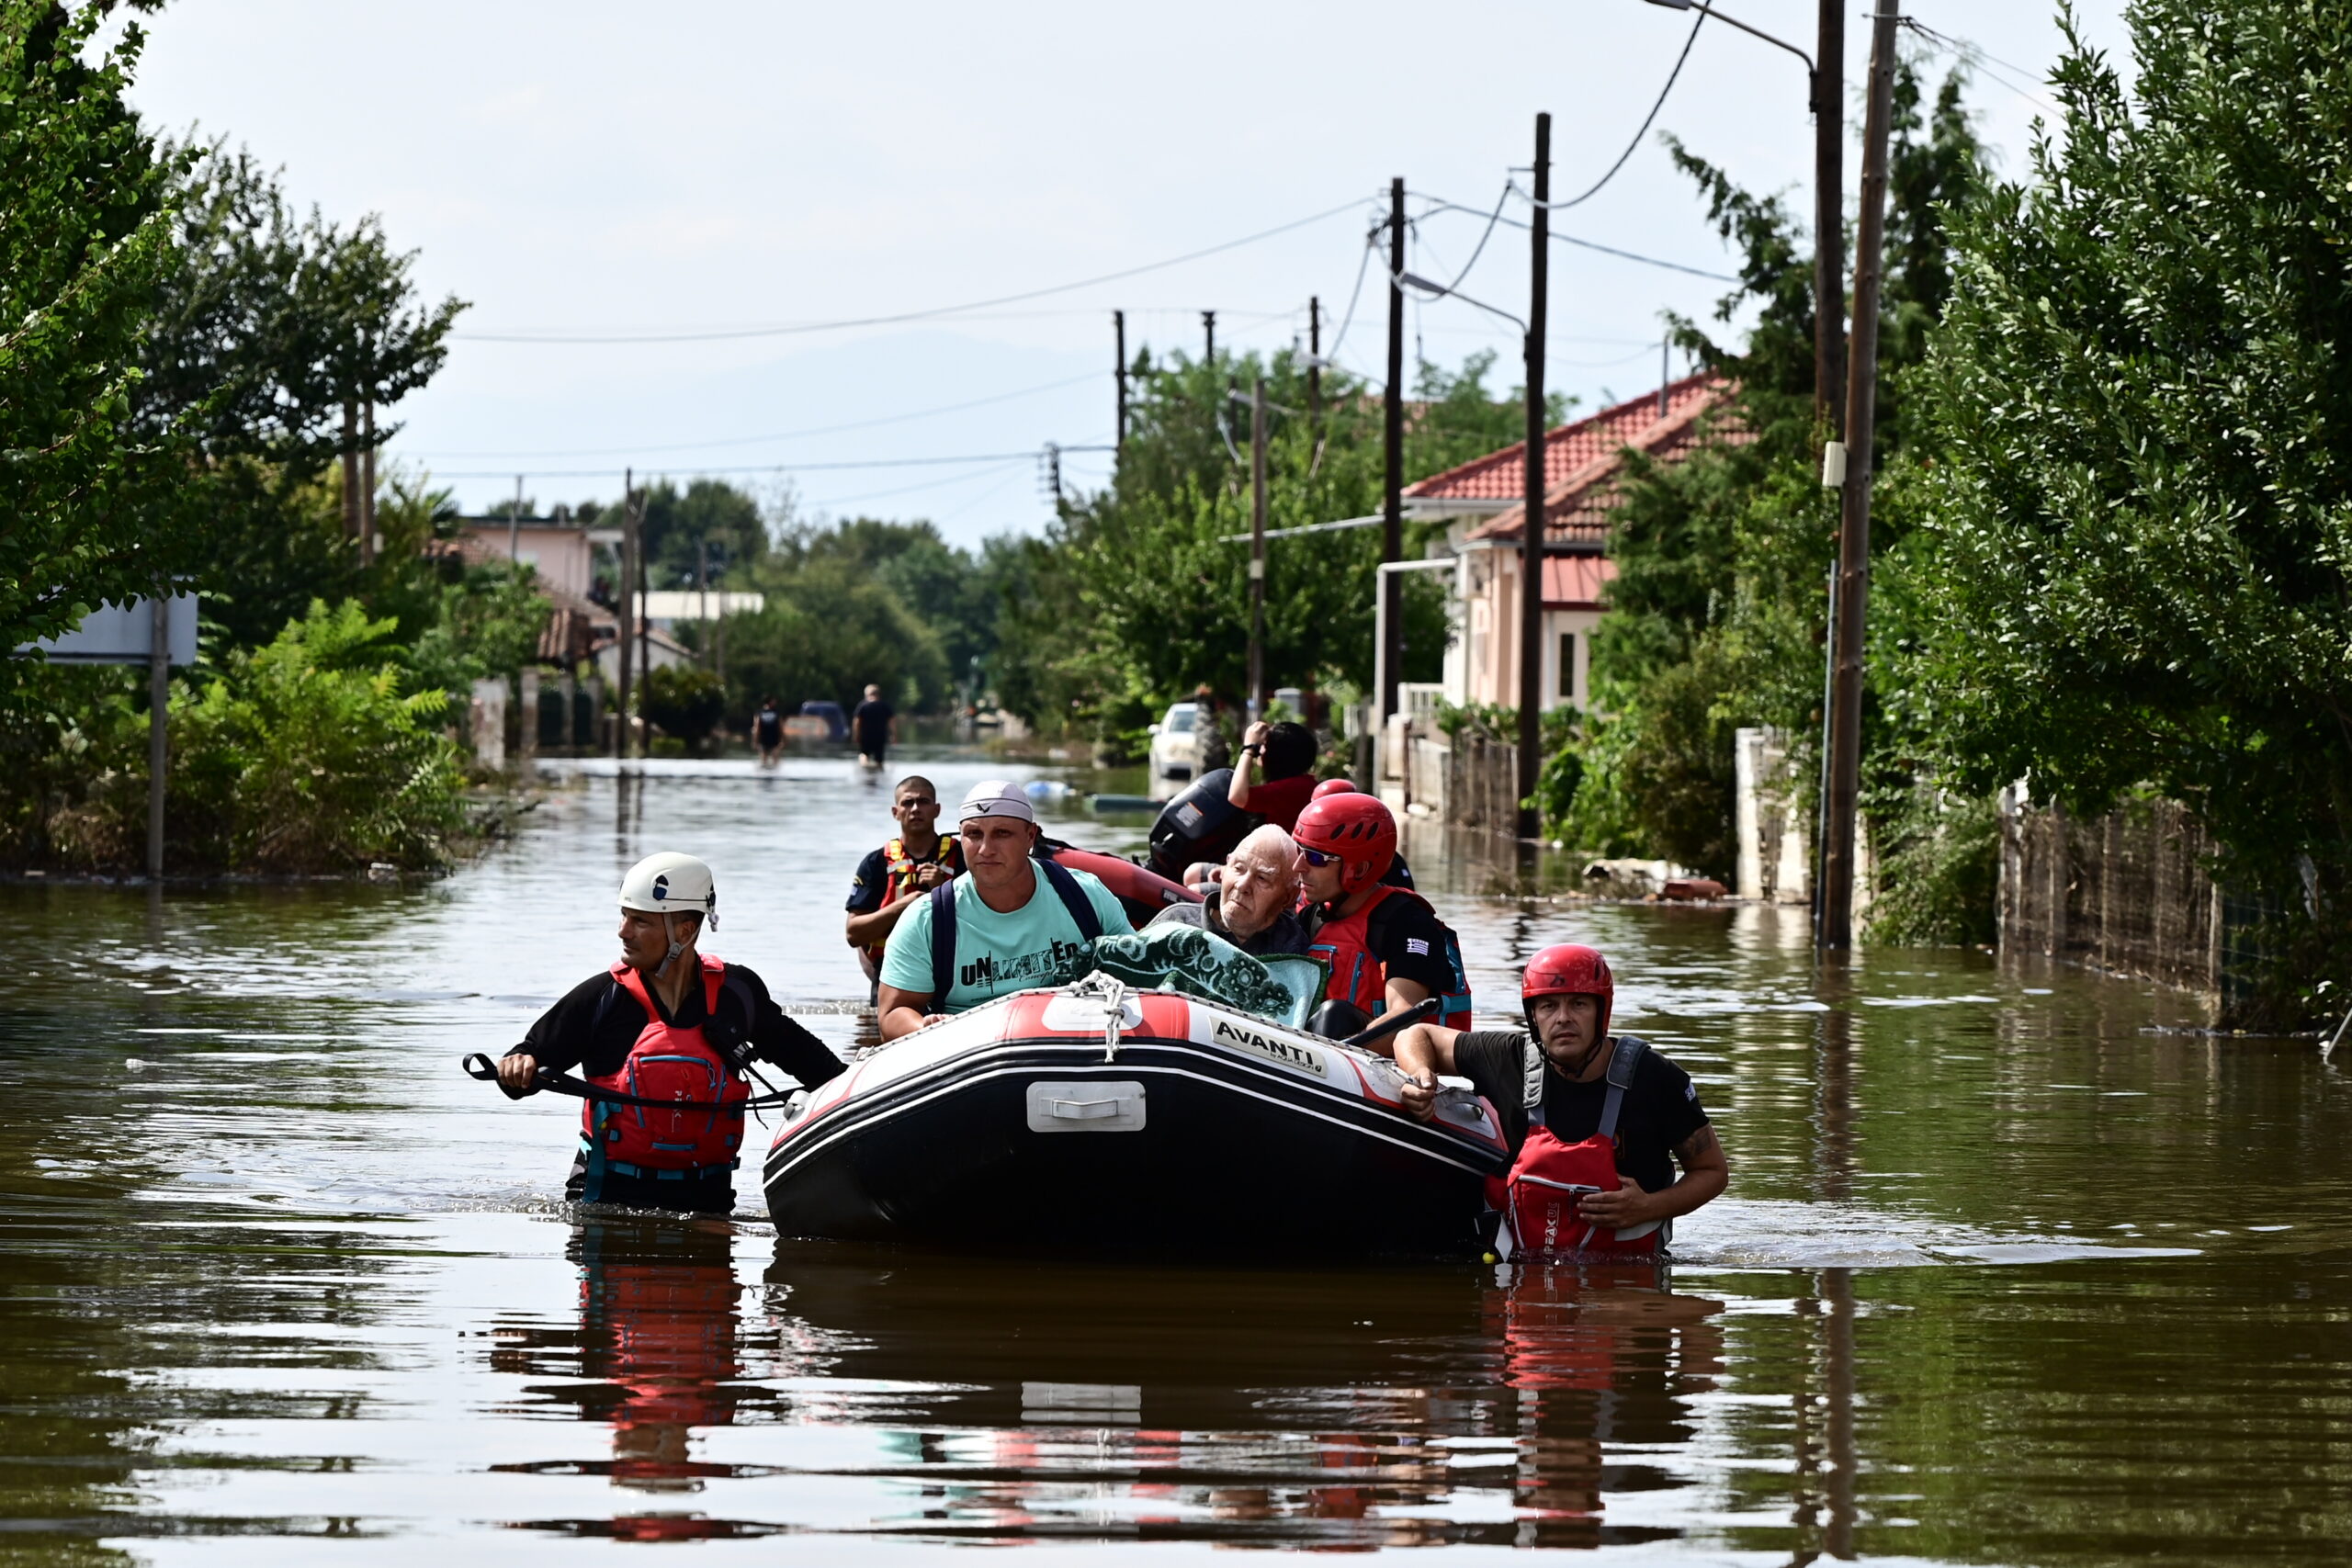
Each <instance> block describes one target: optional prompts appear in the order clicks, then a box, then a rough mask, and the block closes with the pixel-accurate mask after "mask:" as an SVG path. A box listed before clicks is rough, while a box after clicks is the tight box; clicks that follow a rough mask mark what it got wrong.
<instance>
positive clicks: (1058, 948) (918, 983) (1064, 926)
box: [874, 779, 1135, 1040]
mask: <svg viewBox="0 0 2352 1568" xmlns="http://www.w3.org/2000/svg"><path fill="white" fill-rule="evenodd" d="M956 837H957V839H958V840H961V842H962V844H963V849H964V864H965V867H966V870H965V872H964V874H963V875H961V876H959V877H957V878H956V880H955V881H953V882H950V883H947V884H945V885H944V886H939V887H934V888H933V889H932V890H931V892H930V894H929V895H928V896H926V897H923V898H922V900H921V901H920V902H918V903H916V904H915V905H914V906H913V907H912V908H910V909H909V910H908V911H907V913H906V914H905V916H904V917H902V918H901V919H899V923H898V925H897V926H896V927H894V928H893V929H892V930H891V932H890V941H889V944H888V946H887V947H886V948H885V949H884V950H883V954H882V979H881V985H880V987H879V989H878V991H877V993H876V998H875V1004H874V1008H875V1012H876V1016H877V1018H878V1019H879V1021H880V1023H881V1028H882V1038H883V1039H885V1040H895V1039H897V1038H898V1037H899V1035H901V1034H907V1033H911V1032H913V1031H915V1030H918V1029H921V1028H922V1026H923V1025H924V1024H926V1023H928V1022H931V1021H933V1020H934V1019H937V1018H940V1017H943V1016H944V1015H945V1014H948V1013H955V1012H962V1011H963V1010H965V1009H967V1008H973V1007H978V1006H979V1004H980V1003H982V1002H984V1001H987V1000H989V998H993V997H1000V996H1002V995H1004V994H1005V993H1007V992H1009V991H1022V990H1028V989H1030V988H1032V987H1038V986H1058V985H1061V984H1064V983H1065V982H1067V981H1069V980H1072V979H1076V978H1077V977H1078V975H1079V973H1082V972H1083V965H1084V964H1085V963H1086V959H1087V955H1088V953H1089V952H1090V950H1091V945H1092V943H1093V941H1094V939H1095V938H1096V937H1098V936H1101V935H1103V933H1104V932H1106V931H1107V932H1111V933H1113V934H1114V935H1115V934H1124V933H1126V932H1129V931H1133V930H1134V929H1135V928H1134V927H1133V926H1132V925H1130V924H1129V923H1128V921H1127V911H1126V908H1125V906H1124V905H1122V904H1121V903H1120V902H1119V900H1118V898H1117V897H1115V896H1114V894H1113V893H1112V892H1111V890H1110V889H1109V888H1107V887H1105V886H1103V884H1102V883H1100V882H1098V881H1096V880H1095V879H1094V878H1093V877H1091V876H1090V875H1088V874H1086V873H1085V872H1082V871H1071V870H1069V869H1067V868H1066V867H1063V866H1059V865H1057V864H1055V863H1053V862H1052V861H1049V860H1039V859H1037V858H1035V850H1036V847H1037V813H1036V809H1035V807H1032V806H1031V805H1030V804H1029V797H1028V796H1027V795H1024V794H1023V793H1022V790H1021V786H1020V785H1019V784H1012V783H1011V782H1009V781H1007V780H1004V779H990V780H988V781H987V782H986V783H983V784H974V785H973V786H972V788H971V790H970V791H969V793H967V795H965V796H964V804H963V805H962V806H961V807H957V809H956Z"/></svg>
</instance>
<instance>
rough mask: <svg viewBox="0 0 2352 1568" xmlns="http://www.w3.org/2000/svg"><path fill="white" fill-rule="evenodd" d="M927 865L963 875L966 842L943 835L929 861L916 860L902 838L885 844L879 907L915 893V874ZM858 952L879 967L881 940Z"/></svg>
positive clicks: (949, 835) (952, 836)
mask: <svg viewBox="0 0 2352 1568" xmlns="http://www.w3.org/2000/svg"><path fill="white" fill-rule="evenodd" d="M927 865H944V866H945V867H946V868H947V869H948V870H949V871H951V872H955V873H957V874H961V873H962V871H963V869H964V845H963V841H962V840H959V839H957V838H956V836H955V835H954V834H952V833H942V834H940V835H939V842H937V843H936V844H933V846H932V849H931V858H930V859H929V860H917V859H916V858H915V857H914V855H913V854H912V853H911V852H910V851H909V850H908V849H907V840H905V839H903V838H899V839H893V840H890V841H889V842H888V843H887V844H885V845H883V846H882V866H883V874H882V904H880V905H876V908H881V907H883V906H884V905H889V904H895V903H897V902H898V901H899V899H901V898H903V897H906V896H907V895H908V894H910V893H912V892H913V891H914V890H915V874H916V873H918V872H920V871H922V868H923V867H924V866H927ZM858 951H859V952H861V953H865V956H866V958H867V960H868V961H869V962H871V963H872V964H875V965H876V967H877V968H878V967H879V966H880V964H881V963H882V943H880V942H876V943H875V944H874V945H873V946H871V947H865V948H860V949H859V950H858Z"/></svg>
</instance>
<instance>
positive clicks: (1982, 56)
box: [1902, 17, 2063, 114]
mask: <svg viewBox="0 0 2352 1568" xmlns="http://www.w3.org/2000/svg"><path fill="white" fill-rule="evenodd" d="M1902 25H1903V27H1904V28H1905V29H1906V30H1907V31H1910V32H1913V33H1916V34H1917V35H1918V36H1919V37H1920V38H1923V39H1927V40H1928V43H1929V44H1930V45H1933V46H1936V47H1939V48H1941V49H1942V50H1944V51H1946V52H1947V53H1949V54H1951V56H1952V57H1953V58H1954V59H1956V60H1958V61H1959V62H1961V63H1962V64H1963V65H1970V66H1973V67H1975V69H1976V70H1977V71H1979V72H1981V73H1983V74H1984V75H1985V77H1987V78H1988V79H1990V80H1991V81H1993V82H1994V83H1996V84H1997V85H2000V86H2003V87H2007V89H2008V90H2009V91H2010V92H2012V93H2015V94H2016V95H2017V96H2018V97H2020V98H2023V99H2024V100H2025V101H2026V102H2028V103H2030V104H2032V105H2034V106H2035V107H2038V108H2042V109H2047V110H2048V111H2049V112H2050V113H2052V114H2059V113H2062V112H2063V111H2062V110H2061V109H2060V108H2059V107H2058V106H2057V105H2056V104H2053V103H2052V102H2051V101H2050V100H2049V99H2048V98H2045V97H2043V96H2041V94H2040V93H2036V92H2031V91H2029V90H2028V89H2026V88H2024V87H2020V86H2018V85H2017V84H2016V83H2015V82H2012V81H2010V80H2009V79H2008V78H2007V77H2006V76H2004V75H2002V74H2001V73H2000V72H1998V71H1996V70H1994V69H1993V67H1994V66H1996V65H1999V66H2003V67H2006V68H2007V69H2008V70H2011V71H2014V72H2016V73H2018V75H2020V76H2028V77H2030V76H2031V75H2032V74H2033V73H2032V72H2030V71H2028V70H2027V69H2026V68H2025V67H2024V66H2022V65H2011V64H2010V63H2009V62H2007V61H2006V60H2003V59H2001V58H1999V57H1998V56H1997V55H1992V54H1987V53H1985V50H1984V46H1982V45H1981V44H1977V43H1973V42H1971V41H1970V40H1969V39H1963V38H1954V37H1953V36H1952V35H1951V34H1950V33H1939V32H1938V31H1937V30H1936V29H1935V28H1931V27H1929V26H1928V24H1927V23H1925V22H1923V21H1921V20H1919V18H1917V17H1903V18H1902Z"/></svg>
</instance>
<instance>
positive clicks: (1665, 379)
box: [1657, 333, 1674, 420]
mask: <svg viewBox="0 0 2352 1568" xmlns="http://www.w3.org/2000/svg"><path fill="white" fill-rule="evenodd" d="M1673 380H1674V334H1673V333H1667V335H1666V336H1664V337H1662V338H1660V339H1658V340H1657V417H1658V418H1659V419H1660V420H1664V419H1665V418H1666V389H1667V388H1668V385H1670V384H1671V383H1672V382H1673Z"/></svg>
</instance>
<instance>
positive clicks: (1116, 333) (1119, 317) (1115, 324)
mask: <svg viewBox="0 0 2352 1568" xmlns="http://www.w3.org/2000/svg"><path fill="white" fill-rule="evenodd" d="M1824 3H1825V4H1826V0H1824ZM1111 333H1112V336H1113V337H1114V338H1115V339H1117V341H1118V348H1117V355H1118V374H1117V377H1116V380H1117V383H1118V388H1119V423H1118V424H1117V425H1116V426H1115V427H1114V428H1115V429H1116V430H1117V431H1118V434H1117V435H1115V436H1114V437H1113V438H1112V439H1113V440H1114V442H1115V443H1116V447H1115V449H1116V450H1118V451H1122V452H1124V451H1125V450H1126V446H1127V313H1126V312H1125V310H1114V311H1112V312H1111Z"/></svg>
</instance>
